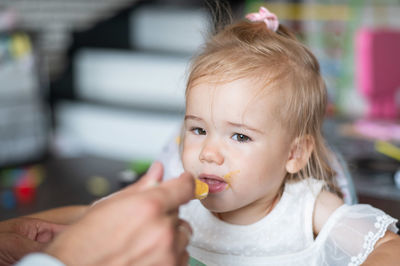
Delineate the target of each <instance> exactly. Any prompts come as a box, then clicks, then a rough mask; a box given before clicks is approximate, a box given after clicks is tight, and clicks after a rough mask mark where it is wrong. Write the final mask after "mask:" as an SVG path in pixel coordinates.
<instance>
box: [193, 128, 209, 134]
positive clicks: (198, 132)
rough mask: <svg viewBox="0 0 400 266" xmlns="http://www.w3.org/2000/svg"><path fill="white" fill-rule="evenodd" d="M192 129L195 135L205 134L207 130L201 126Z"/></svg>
mask: <svg viewBox="0 0 400 266" xmlns="http://www.w3.org/2000/svg"><path fill="white" fill-rule="evenodd" d="M190 131H192V132H193V133H194V134H195V135H205V134H206V133H207V132H206V131H205V130H204V129H202V128H200V127H193V128H192V129H191V130H190Z"/></svg>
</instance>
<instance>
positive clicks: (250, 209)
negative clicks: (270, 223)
mask: <svg viewBox="0 0 400 266" xmlns="http://www.w3.org/2000/svg"><path fill="white" fill-rule="evenodd" d="M280 198H281V193H278V194H277V195H276V196H275V197H274V198H273V199H271V200H268V201H265V200H264V201H260V202H253V203H252V204H251V205H247V206H244V207H242V208H240V209H236V210H234V211H229V212H221V213H215V212H213V215H214V216H215V217H217V218H218V219H220V220H222V221H224V222H227V223H230V224H236V225H249V224H253V223H255V222H257V221H259V220H261V219H262V218H264V217H265V216H267V215H268V214H269V213H270V212H271V211H272V210H273V209H274V207H275V206H276V204H277V203H278V202H279V200H280Z"/></svg>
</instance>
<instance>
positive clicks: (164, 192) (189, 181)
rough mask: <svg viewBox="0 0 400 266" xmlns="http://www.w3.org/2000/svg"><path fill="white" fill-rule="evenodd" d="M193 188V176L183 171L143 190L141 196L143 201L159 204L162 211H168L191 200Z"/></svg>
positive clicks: (174, 209)
mask: <svg viewBox="0 0 400 266" xmlns="http://www.w3.org/2000/svg"><path fill="white" fill-rule="evenodd" d="M194 188H195V183H194V179H193V177H192V176H191V175H190V174H189V173H183V174H182V175H181V176H180V177H179V178H174V179H171V180H168V181H166V182H164V183H161V184H160V185H159V186H157V187H153V188H152V189H148V190H146V191H144V192H143V193H141V196H142V197H143V200H145V201H148V202H153V203H155V204H159V205H160V206H159V207H161V212H162V213H169V212H172V211H176V210H177V209H178V208H179V206H180V205H182V204H185V203H187V202H188V201H189V200H191V199H192V198H193V197H194Z"/></svg>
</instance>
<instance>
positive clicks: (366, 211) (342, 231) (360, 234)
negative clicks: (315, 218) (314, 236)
mask: <svg viewBox="0 0 400 266" xmlns="http://www.w3.org/2000/svg"><path fill="white" fill-rule="evenodd" d="M396 222H397V220H396V219H394V218H392V217H391V216H389V215H387V214H386V213H384V212H383V211H381V210H379V209H376V208H374V207H372V206H370V205H366V204H357V205H351V206H349V205H343V206H342V207H340V208H339V209H338V210H336V211H335V212H334V213H333V214H332V216H331V217H330V219H329V220H328V221H327V223H326V226H325V227H326V228H324V229H326V230H325V231H324V230H322V231H321V232H320V235H321V233H323V234H325V236H324V238H325V237H326V241H325V244H324V246H323V252H322V259H323V261H324V262H325V263H326V264H327V265H348V266H355V265H360V264H361V263H363V262H364V260H365V259H366V258H367V257H368V255H369V254H370V253H371V252H372V251H373V249H374V246H375V244H376V242H377V241H378V240H379V239H380V238H381V237H383V236H384V235H385V233H386V230H390V231H393V232H395V233H397V231H398V229H397V227H396Z"/></svg>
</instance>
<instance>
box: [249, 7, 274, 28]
mask: <svg viewBox="0 0 400 266" xmlns="http://www.w3.org/2000/svg"><path fill="white" fill-rule="evenodd" d="M246 18H247V19H248V20H250V21H252V22H257V21H264V23H265V24H266V25H267V28H268V29H270V30H272V31H275V32H276V31H277V29H278V27H279V21H278V17H277V16H276V15H275V14H274V13H271V12H269V11H268V9H266V8H265V7H263V6H262V7H260V10H259V11H258V13H250V14H247V15H246Z"/></svg>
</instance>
